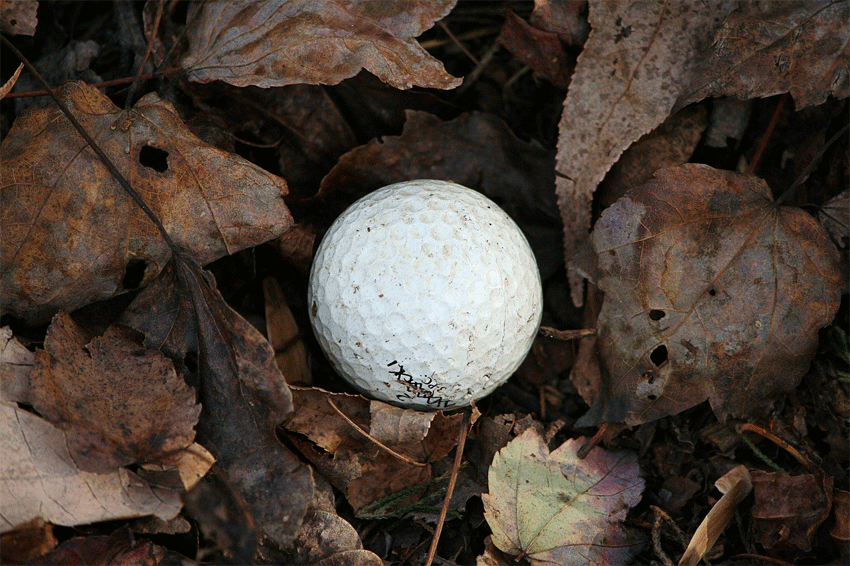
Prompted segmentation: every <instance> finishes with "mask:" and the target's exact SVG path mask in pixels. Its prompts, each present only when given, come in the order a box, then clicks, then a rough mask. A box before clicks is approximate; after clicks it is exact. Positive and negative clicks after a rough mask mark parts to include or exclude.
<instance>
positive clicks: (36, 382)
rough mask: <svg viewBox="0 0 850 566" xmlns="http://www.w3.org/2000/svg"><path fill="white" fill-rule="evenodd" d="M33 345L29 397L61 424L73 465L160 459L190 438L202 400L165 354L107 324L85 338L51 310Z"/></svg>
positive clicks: (107, 466) (104, 466)
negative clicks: (40, 344) (37, 345)
mask: <svg viewBox="0 0 850 566" xmlns="http://www.w3.org/2000/svg"><path fill="white" fill-rule="evenodd" d="M44 348H45V349H44V350H39V351H38V352H37V353H36V359H35V367H34V368H33V371H32V374H31V375H30V388H31V389H30V393H29V399H30V402H31V403H32V405H33V407H35V409H36V410H37V411H38V412H39V413H40V414H41V415H42V416H43V417H44V418H45V419H47V420H48V421H50V422H52V423H53V424H54V425H55V426H57V427H59V428H61V429H63V430H64V431H65V433H66V435H67V437H68V447H69V449H70V450H71V451H72V454H73V458H74V461H75V462H76V463H77V466H78V467H80V468H81V469H83V470H86V471H90V472H106V471H110V470H113V469H115V468H116V467H118V466H122V465H125V464H130V463H134V462H158V461H162V460H165V459H167V458H168V457H169V456H171V455H173V454H176V453H177V452H179V451H180V450H182V449H184V448H186V447H187V446H189V445H190V444H191V443H192V441H193V440H194V437H195V430H194V426H195V423H197V422H198V414H199V413H200V412H201V407H200V406H199V405H197V404H196V403H195V392H194V391H193V390H192V389H191V388H190V387H189V386H188V385H186V382H185V381H183V379H182V378H180V377H178V376H177V374H176V372H175V371H174V366H173V364H172V363H171V360H169V359H168V358H166V357H165V356H164V355H162V354H161V353H160V352H157V351H155V350H146V349H145V348H143V347H141V346H140V345H139V344H138V343H136V342H135V341H134V340H133V339H132V337H131V335H130V333H129V332H128V331H127V329H124V330H121V329H120V328H117V327H111V328H110V329H109V330H107V331H106V333H105V334H104V335H103V336H102V337H98V338H95V339H93V340H89V338H88V337H87V336H86V334H85V332H84V331H83V330H82V328H80V327H79V326H77V324H76V323H75V322H74V321H73V320H72V319H71V317H70V316H68V315H67V314H64V313H60V314H58V315H56V317H55V318H54V319H53V323H52V324H51V325H50V328H49V329H48V331H47V338H46V339H45V341H44Z"/></svg>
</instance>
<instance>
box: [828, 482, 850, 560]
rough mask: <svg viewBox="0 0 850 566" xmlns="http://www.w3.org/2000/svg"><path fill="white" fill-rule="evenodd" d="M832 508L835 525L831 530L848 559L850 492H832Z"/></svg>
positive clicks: (849, 545)
mask: <svg viewBox="0 0 850 566" xmlns="http://www.w3.org/2000/svg"><path fill="white" fill-rule="evenodd" d="M832 508H833V515H835V524H834V525H832V528H831V529H830V530H829V534H830V535H832V538H833V540H834V541H835V543H836V544H837V545H838V546H839V547H840V548H841V555H842V556H843V557H844V558H845V559H846V558H847V557H848V554H850V553H848V551H850V492H847V491H844V490H843V489H835V490H833V492H832Z"/></svg>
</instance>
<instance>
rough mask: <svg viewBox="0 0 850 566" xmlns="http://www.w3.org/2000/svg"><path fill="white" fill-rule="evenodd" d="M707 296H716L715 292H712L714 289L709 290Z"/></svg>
mask: <svg viewBox="0 0 850 566" xmlns="http://www.w3.org/2000/svg"><path fill="white" fill-rule="evenodd" d="M708 294H709V295H711V296H712V297H713V296H714V295H716V294H717V291H715V290H714V287H712V288H711V289H709V290H708Z"/></svg>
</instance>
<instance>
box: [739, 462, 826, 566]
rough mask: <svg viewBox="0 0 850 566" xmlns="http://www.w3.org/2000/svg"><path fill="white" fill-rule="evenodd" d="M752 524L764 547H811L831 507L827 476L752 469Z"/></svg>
mask: <svg viewBox="0 0 850 566" xmlns="http://www.w3.org/2000/svg"><path fill="white" fill-rule="evenodd" d="M752 476H753V494H754V495H755V501H754V503H753V524H754V525H755V528H756V531H758V533H759V539H760V542H761V544H762V546H764V547H765V548H773V547H774V546H776V545H777V544H779V543H787V544H793V545H794V546H796V547H797V548H799V549H801V550H811V548H812V540H813V538H814V536H815V532H816V531H817V529H818V527H820V525H821V523H823V522H824V521H825V520H826V518H827V517H829V512H830V511H831V510H832V483H833V479H832V478H831V477H820V478H819V477H816V476H814V475H812V474H803V475H799V476H792V475H789V474H786V473H782V472H761V471H753V473H752Z"/></svg>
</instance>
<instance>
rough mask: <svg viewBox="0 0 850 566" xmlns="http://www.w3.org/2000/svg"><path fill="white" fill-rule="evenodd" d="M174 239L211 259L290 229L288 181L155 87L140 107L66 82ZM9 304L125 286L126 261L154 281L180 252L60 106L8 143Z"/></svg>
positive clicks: (5, 247) (38, 306)
mask: <svg viewBox="0 0 850 566" xmlns="http://www.w3.org/2000/svg"><path fill="white" fill-rule="evenodd" d="M59 94H60V98H61V99H62V100H63V101H64V102H65V104H66V105H68V106H69V108H70V109H71V112H72V113H73V114H74V115H75V117H76V118H77V120H79V121H80V122H81V123H82V124H83V126H84V127H85V128H86V130H87V131H88V132H89V133H91V134H92V136H93V137H94V138H95V140H96V141H97V143H98V144H99V145H100V147H101V148H102V149H103V150H104V151H105V152H106V154H107V155H108V156H109V158H110V159H111V160H112V161H113V163H115V164H116V166H117V167H118V169H119V170H120V171H121V172H122V173H123V174H124V176H125V177H126V178H127V179H128V180H129V181H130V184H131V185H132V186H133V187H134V188H135V189H136V191H137V192H138V193H139V194H140V195H141V196H142V198H143V199H144V200H145V201H146V203H147V205H148V206H149V207H150V208H151V209H152V210H153V211H154V213H156V215H157V216H158V217H159V219H160V220H161V221H162V223H163V224H164V225H165V228H166V229H167V230H168V232H169V234H170V235H171V237H172V239H173V240H174V241H175V242H176V243H177V244H178V246H180V247H181V248H182V249H183V250H184V251H185V252H187V253H188V254H189V255H190V256H191V257H193V258H195V259H196V260H197V261H198V262H200V263H207V262H210V261H212V260H214V259H217V258H219V257H221V256H223V255H226V254H231V253H233V252H235V251H238V250H240V249H243V248H246V247H250V246H254V245H258V244H260V243H262V242H265V241H267V240H270V239H273V238H275V237H277V236H279V235H280V234H282V233H283V232H285V231H286V230H287V229H288V228H289V227H290V225H291V224H292V218H291V216H290V214H289V211H288V210H287V208H286V205H285V204H284V203H283V198H282V197H283V195H284V194H285V193H286V183H285V182H284V181H283V180H282V179H280V178H278V177H275V176H274V175H271V174H269V173H267V172H265V171H263V170H262V169H260V168H259V167H257V166H255V165H253V164H251V163H249V162H247V161H245V160H244V159H242V158H240V157H238V156H235V155H232V154H228V153H226V152H223V151H221V150H218V149H215V148H213V147H211V146H208V145H206V144H205V143H203V142H202V141H201V140H200V139H198V138H197V137H195V136H194V135H192V134H191V133H190V132H189V130H188V129H187V128H186V127H185V126H184V125H183V123H182V122H181V120H180V118H179V116H177V113H176V112H175V111H174V108H173V107H172V106H171V105H170V104H168V103H167V102H163V101H161V100H160V99H159V98H158V97H157V96H156V95H155V94H148V95H147V96H145V97H143V98H142V99H141V100H139V102H138V103H136V105H135V107H134V108H133V109H132V110H128V111H124V110H121V109H120V108H118V107H116V106H115V105H113V104H112V102H111V101H110V100H109V99H108V98H106V97H105V96H104V95H103V94H101V93H100V92H99V91H98V90H97V89H95V88H92V87H90V86H88V85H86V84H85V83H81V82H78V83H71V84H67V85H65V86H64V87H63V88H61V89H60V90H59ZM0 160H2V162H3V167H2V170H0V224H2V226H3V238H0V287H2V288H3V293H2V294H0V310H2V311H5V312H9V313H12V314H15V315H16V316H19V317H21V318H23V319H25V320H27V321H28V322H30V323H37V322H42V321H45V320H47V319H49V318H50V317H51V316H53V315H54V314H55V313H56V312H57V311H59V310H66V311H71V310H73V309H75V308H77V307H80V306H82V305H85V304H88V303H90V302H93V301H96V300H100V299H106V298H109V297H112V296H113V295H116V294H118V293H121V292H124V291H126V290H127V289H125V288H124V284H123V282H122V281H123V280H124V277H125V273H126V272H127V270H128V268H129V269H133V270H135V271H138V272H143V274H144V275H143V277H142V281H141V284H142V285H144V284H147V283H149V282H150V281H151V280H152V279H153V278H154V277H155V276H156V275H157V273H159V271H160V270H161V269H162V268H163V267H164V266H165V264H166V263H167V262H168V258H169V257H170V255H171V250H169V249H168V247H167V246H166V245H165V243H164V242H163V240H162V238H161V236H160V234H159V233H158V232H157V231H156V229H155V228H154V226H153V225H152V224H151V222H150V220H149V219H148V218H147V217H146V216H145V214H144V213H143V212H142V211H141V210H140V209H139V208H138V207H137V206H136V205H135V203H133V201H132V200H131V198H130V197H129V196H128V195H127V194H126V193H125V192H124V190H123V189H122V188H121V187H120V185H119V184H118V183H117V182H116V181H115V179H113V178H112V176H111V175H110V173H109V172H108V171H107V169H106V168H105V167H104V166H103V164H102V163H101V162H100V160H99V159H98V158H97V157H96V156H95V155H94V153H93V152H92V151H91V150H90V149H89V148H88V147H87V145H86V142H85V141H84V140H83V139H82V138H81V137H80V135H79V134H78V133H77V131H76V130H75V129H74V128H73V127H72V126H71V124H70V122H69V121H68V120H67V119H66V118H65V117H64V116H63V115H62V114H61V112H60V111H59V110H58V109H57V108H55V107H52V108H45V109H40V110H34V111H31V112H30V113H28V114H26V115H24V116H21V117H20V118H18V120H17V121H16V122H15V123H14V125H13V127H12V129H11V131H10V132H9V135H8V136H7V137H6V139H5V140H3V145H2V147H0Z"/></svg>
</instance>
